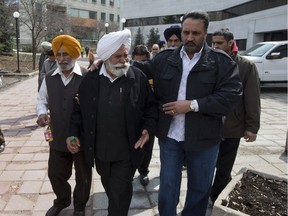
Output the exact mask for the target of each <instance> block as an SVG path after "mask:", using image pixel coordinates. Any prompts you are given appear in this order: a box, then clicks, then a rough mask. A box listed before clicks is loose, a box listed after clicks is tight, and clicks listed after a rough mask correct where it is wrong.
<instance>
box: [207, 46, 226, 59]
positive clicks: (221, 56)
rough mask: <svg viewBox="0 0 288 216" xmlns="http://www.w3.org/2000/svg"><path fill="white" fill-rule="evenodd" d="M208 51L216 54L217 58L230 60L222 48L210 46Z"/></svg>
mask: <svg viewBox="0 0 288 216" xmlns="http://www.w3.org/2000/svg"><path fill="white" fill-rule="evenodd" d="M208 52H210V54H211V55H216V56H218V57H219V58H223V59H227V60H232V58H231V57H230V56H229V55H228V54H227V53H226V52H224V51H223V50H220V49H214V48H212V47H209V48H208Z"/></svg>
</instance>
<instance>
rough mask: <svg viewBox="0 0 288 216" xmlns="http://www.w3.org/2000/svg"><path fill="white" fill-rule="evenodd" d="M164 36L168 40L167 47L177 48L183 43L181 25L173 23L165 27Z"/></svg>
mask: <svg viewBox="0 0 288 216" xmlns="http://www.w3.org/2000/svg"><path fill="white" fill-rule="evenodd" d="M164 37H165V40H166V42H167V45H166V46H167V48H170V49H171V48H172V49H174V48H177V47H178V46H179V45H180V43H181V27H180V26H178V25H172V26H170V27H169V28H167V29H165V31H164Z"/></svg>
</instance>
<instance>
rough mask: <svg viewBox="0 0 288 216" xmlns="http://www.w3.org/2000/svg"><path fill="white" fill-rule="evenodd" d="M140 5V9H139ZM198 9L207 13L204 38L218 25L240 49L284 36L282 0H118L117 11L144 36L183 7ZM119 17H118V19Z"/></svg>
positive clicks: (168, 23) (163, 26)
mask: <svg viewBox="0 0 288 216" xmlns="http://www.w3.org/2000/svg"><path fill="white" fill-rule="evenodd" d="M139 8H141V10H139ZM193 9H201V10H204V11H207V12H208V14H209V16H210V24H209V28H208V37H207V42H208V44H209V45H211V34H212V33H213V32H214V31H216V30H218V29H220V28H229V29H230V30H231V31H232V32H233V33H234V36H235V40H236V42H237V44H238V45H239V49H240V50H246V49H248V48H250V47H252V46H253V45H254V44H256V43H258V42H262V41H270V40H273V41H275V40H287V1H286V0H273V1H268V0H252V1H251V0H229V1H227V0H218V1H215V0H205V1H203V0H145V1H143V0H121V2H120V14H121V18H125V20H126V22H125V26H126V27H127V28H129V29H131V31H132V35H134V36H135V34H136V33H137V30H138V28H140V30H141V31H142V33H143V36H144V37H145V38H146V40H147V35H148V34H149V31H150V29H151V28H156V29H158V31H159V33H160V40H165V39H164V36H163V32H164V30H165V29H166V28H167V27H169V26H171V25H175V24H179V25H180V17H181V16H183V14H185V13H186V12H187V11H191V10H193ZM121 18H120V19H121Z"/></svg>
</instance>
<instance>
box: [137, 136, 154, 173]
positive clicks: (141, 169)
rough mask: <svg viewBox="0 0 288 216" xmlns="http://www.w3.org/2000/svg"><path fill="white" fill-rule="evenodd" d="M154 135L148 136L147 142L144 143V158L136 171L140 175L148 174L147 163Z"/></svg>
mask: <svg viewBox="0 0 288 216" xmlns="http://www.w3.org/2000/svg"><path fill="white" fill-rule="evenodd" d="M154 139H155V136H152V137H150V139H149V140H148V142H147V143H145V145H144V147H143V149H144V152H145V153H144V158H143V161H142V163H141V165H140V167H139V168H138V172H139V173H140V174H142V175H148V173H149V164H150V161H151V158H152V152H153V146H154Z"/></svg>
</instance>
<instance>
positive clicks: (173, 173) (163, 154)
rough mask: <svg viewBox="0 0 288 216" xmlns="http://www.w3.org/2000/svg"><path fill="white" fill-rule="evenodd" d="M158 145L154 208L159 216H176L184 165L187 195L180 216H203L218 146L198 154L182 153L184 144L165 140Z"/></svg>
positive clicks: (196, 152) (168, 139)
mask: <svg viewBox="0 0 288 216" xmlns="http://www.w3.org/2000/svg"><path fill="white" fill-rule="evenodd" d="M159 144H160V161H161V171H160V188H159V194H158V208H159V214H160V215H161V216H176V215H177V213H176V208H177V205H178V203H179V195H180V186H181V179H182V165H183V160H184V158H185V160H186V163H187V180H188V183H187V191H186V200H185V205H184V208H183V211H182V214H181V215H182V216H194V215H195V216H205V212H206V208H207V204H208V199H209V193H210V188H211V183H212V179H213V174H214V169H215V165H216V160H217V155H218V151H219V144H218V145H214V146H212V147H210V148H208V149H205V150H202V151H195V152H192V151H189V152H188V151H185V150H184V148H183V145H184V142H177V141H176V140H173V139H170V138H167V140H166V142H162V141H161V140H159Z"/></svg>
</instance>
